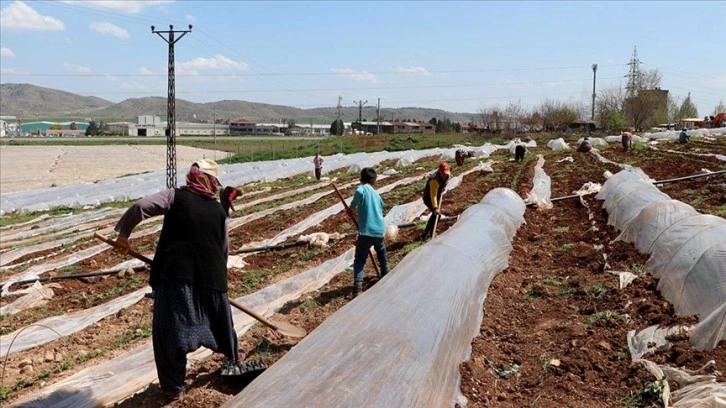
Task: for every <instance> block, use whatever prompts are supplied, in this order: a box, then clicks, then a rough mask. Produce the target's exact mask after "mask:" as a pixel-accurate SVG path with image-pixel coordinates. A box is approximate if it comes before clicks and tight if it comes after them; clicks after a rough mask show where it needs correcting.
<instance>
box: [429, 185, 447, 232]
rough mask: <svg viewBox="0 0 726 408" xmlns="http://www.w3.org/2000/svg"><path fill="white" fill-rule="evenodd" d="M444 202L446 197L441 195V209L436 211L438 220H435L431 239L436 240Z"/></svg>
mask: <svg viewBox="0 0 726 408" xmlns="http://www.w3.org/2000/svg"><path fill="white" fill-rule="evenodd" d="M443 202H444V195H443V194H442V195H441V199H439V209H438V210H437V211H436V220H434V231H433V232H432V233H431V239H434V238H436V227H438V226H439V217H441V206H442V204H443Z"/></svg>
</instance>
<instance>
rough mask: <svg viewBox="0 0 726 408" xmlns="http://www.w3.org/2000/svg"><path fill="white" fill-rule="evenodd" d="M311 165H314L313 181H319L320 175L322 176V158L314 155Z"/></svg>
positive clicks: (318, 154)
mask: <svg viewBox="0 0 726 408" xmlns="http://www.w3.org/2000/svg"><path fill="white" fill-rule="evenodd" d="M313 164H314V165H315V179H316V180H318V181H319V180H320V175H321V174H323V158H322V157H320V153H317V154H315V158H313Z"/></svg>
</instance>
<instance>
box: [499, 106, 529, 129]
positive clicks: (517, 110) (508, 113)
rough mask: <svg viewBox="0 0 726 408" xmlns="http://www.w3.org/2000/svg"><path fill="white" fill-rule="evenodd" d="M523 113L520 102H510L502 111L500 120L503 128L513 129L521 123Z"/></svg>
mask: <svg viewBox="0 0 726 408" xmlns="http://www.w3.org/2000/svg"><path fill="white" fill-rule="evenodd" d="M524 115H525V111H524V108H523V107H522V104H521V103H520V102H519V101H517V102H516V103H514V102H510V103H509V104H507V106H506V107H505V108H504V111H502V122H503V127H504V130H515V129H516V128H517V127H519V125H520V124H521V123H522V122H521V118H522V117H523V116H524Z"/></svg>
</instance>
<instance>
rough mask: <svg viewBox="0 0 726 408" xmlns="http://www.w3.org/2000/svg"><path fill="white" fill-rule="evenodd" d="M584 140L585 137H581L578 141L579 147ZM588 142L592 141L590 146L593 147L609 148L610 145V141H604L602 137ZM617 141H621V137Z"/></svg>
mask: <svg viewBox="0 0 726 408" xmlns="http://www.w3.org/2000/svg"><path fill="white" fill-rule="evenodd" d="M608 137H612V136H608ZM583 140H585V138H584V137H581V138H580V139H579V140H578V141H577V145H578V146H579V145H580V143H582V141H583ZM588 140H589V141H590V146H592V147H596V146H607V145H608V142H609V140H607V139H603V138H601V137H591V138H589V139H588ZM617 141H618V142H619V141H620V136H618V140H617Z"/></svg>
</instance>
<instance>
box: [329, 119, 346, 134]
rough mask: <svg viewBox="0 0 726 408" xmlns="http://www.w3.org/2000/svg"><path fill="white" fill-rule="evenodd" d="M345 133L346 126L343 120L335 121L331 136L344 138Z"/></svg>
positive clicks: (332, 125) (331, 125)
mask: <svg viewBox="0 0 726 408" xmlns="http://www.w3.org/2000/svg"><path fill="white" fill-rule="evenodd" d="M343 132H345V125H344V124H343V121H342V120H340V119H338V120H334V121H333V123H331V124H330V134H331V135H335V136H343Z"/></svg>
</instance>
